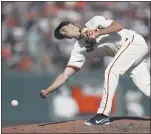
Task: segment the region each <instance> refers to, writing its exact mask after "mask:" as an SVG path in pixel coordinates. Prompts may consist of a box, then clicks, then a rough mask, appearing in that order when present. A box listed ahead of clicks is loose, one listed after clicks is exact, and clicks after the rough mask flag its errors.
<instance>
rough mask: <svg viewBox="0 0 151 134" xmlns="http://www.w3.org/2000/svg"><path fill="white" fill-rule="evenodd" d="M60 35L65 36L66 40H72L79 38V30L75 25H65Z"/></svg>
mask: <svg viewBox="0 0 151 134" xmlns="http://www.w3.org/2000/svg"><path fill="white" fill-rule="evenodd" d="M60 33H61V34H62V35H64V36H65V38H68V39H72V38H78V37H79V28H78V27H76V26H74V25H73V24H71V23H70V24H68V25H65V26H64V27H62V28H61V29H60Z"/></svg>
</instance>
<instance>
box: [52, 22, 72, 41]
mask: <svg viewBox="0 0 151 134" xmlns="http://www.w3.org/2000/svg"><path fill="white" fill-rule="evenodd" d="M70 23H71V22H70V21H62V22H61V23H60V24H59V25H58V27H57V28H56V29H55V31H54V36H55V38H56V39H58V40H61V39H63V38H65V37H64V35H62V34H61V33H60V29H61V28H62V27H64V26H65V25H68V24H70Z"/></svg>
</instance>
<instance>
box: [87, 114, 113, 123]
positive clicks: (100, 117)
mask: <svg viewBox="0 0 151 134" xmlns="http://www.w3.org/2000/svg"><path fill="white" fill-rule="evenodd" d="M110 122H111V120H110V118H109V117H108V116H106V115H104V114H97V115H96V116H94V117H93V118H91V119H89V120H87V121H86V122H85V123H84V124H85V125H87V126H92V125H103V124H110Z"/></svg>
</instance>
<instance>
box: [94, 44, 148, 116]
mask: <svg viewBox="0 0 151 134" xmlns="http://www.w3.org/2000/svg"><path fill="white" fill-rule="evenodd" d="M147 52H148V50H147V47H146V44H145V45H139V44H135V43H133V42H130V43H129V44H127V45H125V46H124V47H122V48H121V49H120V50H119V51H118V53H117V54H116V55H115V57H114V58H113V60H112V62H111V63H110V64H109V66H108V68H107V70H106V71H105V82H104V92H103V98H102V101H101V104H100V107H99V109H98V111H97V113H101V114H105V115H109V114H110V112H111V107H112V100H113V97H114V94H115V91H116V88H117V85H118V82H119V76H120V75H123V74H124V73H125V72H126V71H128V70H129V68H131V67H133V66H135V65H136V64H140V63H141V62H142V60H143V59H144V58H145V55H146V53H147Z"/></svg>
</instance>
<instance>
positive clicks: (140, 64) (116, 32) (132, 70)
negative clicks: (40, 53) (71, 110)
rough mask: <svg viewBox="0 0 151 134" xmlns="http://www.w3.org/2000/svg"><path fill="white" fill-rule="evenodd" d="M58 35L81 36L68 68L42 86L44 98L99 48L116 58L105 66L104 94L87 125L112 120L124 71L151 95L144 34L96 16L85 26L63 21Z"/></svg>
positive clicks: (77, 69) (141, 88)
mask: <svg viewBox="0 0 151 134" xmlns="http://www.w3.org/2000/svg"><path fill="white" fill-rule="evenodd" d="M54 36H55V38H56V39H58V40H61V39H64V38H68V39H72V38H75V39H77V40H76V42H75V44H74V49H73V50H72V52H71V57H70V59H69V62H68V64H67V66H66V68H65V70H64V72H63V73H61V74H60V75H59V76H58V77H57V78H56V80H55V81H54V82H53V83H52V84H51V85H50V86H49V87H48V88H47V89H45V90H41V92H40V95H41V97H42V98H46V97H47V95H48V94H50V93H51V92H53V91H54V90H55V89H58V88H59V87H61V86H62V85H63V84H65V82H66V81H67V80H68V79H69V78H70V76H72V75H73V74H75V73H76V72H77V71H79V70H80V68H81V67H82V66H83V64H84V62H85V61H86V59H87V57H88V56H87V55H89V54H90V53H92V52H94V53H95V52H96V51H100V53H101V52H103V53H104V54H105V55H107V56H112V57H114V58H113V60H112V61H111V63H110V64H109V65H108V67H107V68H106V70H105V78H104V87H103V89H104V91H103V98H102V101H101V103H100V107H99V108H98V111H97V114H96V116H94V117H93V118H91V119H89V120H87V121H86V122H85V123H84V124H85V125H100V124H108V123H110V118H109V115H110V112H111V107H112V100H113V97H114V94H115V90H116V88H117V85H118V82H119V76H120V75H123V74H125V73H126V74H128V76H129V77H131V78H132V81H133V82H134V83H135V84H136V86H137V87H138V89H140V90H141V92H142V93H143V94H144V95H146V96H148V97H150V72H149V70H148V68H147V63H146V61H145V57H146V55H147V53H148V45H147V43H146V42H145V40H144V38H143V37H142V36H141V35H139V34H137V33H136V32H134V31H132V30H128V29H124V28H123V27H122V25H121V24H120V23H118V22H116V21H113V20H109V19H105V18H104V17H103V16H95V17H93V18H92V19H90V20H89V21H88V22H87V23H86V24H85V27H83V28H79V27H77V26H75V25H74V24H73V23H71V22H69V21H65V22H61V23H60V24H59V26H58V27H57V28H56V29H55V31H54Z"/></svg>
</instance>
